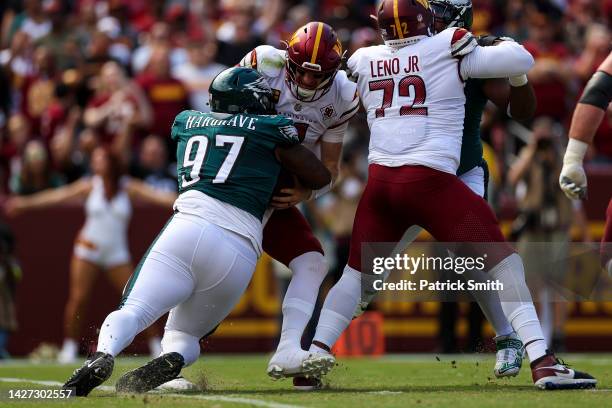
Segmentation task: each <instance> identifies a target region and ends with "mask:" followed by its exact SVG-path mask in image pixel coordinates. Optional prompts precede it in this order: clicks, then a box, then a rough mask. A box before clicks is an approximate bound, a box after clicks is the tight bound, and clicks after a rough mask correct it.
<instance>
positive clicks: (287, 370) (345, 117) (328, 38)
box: [160, 22, 359, 390]
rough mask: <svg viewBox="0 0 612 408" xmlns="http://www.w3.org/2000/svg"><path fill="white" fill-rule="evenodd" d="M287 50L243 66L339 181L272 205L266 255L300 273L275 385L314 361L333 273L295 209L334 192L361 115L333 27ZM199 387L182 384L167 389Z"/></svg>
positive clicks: (287, 193)
mask: <svg viewBox="0 0 612 408" xmlns="http://www.w3.org/2000/svg"><path fill="white" fill-rule="evenodd" d="M286 47H287V48H286V50H280V49H277V48H274V47H272V46H269V45H262V46H259V47H256V48H255V49H253V50H252V51H250V52H249V53H247V55H245V56H244V58H243V59H242V60H241V61H240V63H239V65H240V66H243V67H247V68H253V69H256V70H257V71H258V72H259V73H260V74H261V75H262V76H263V77H264V78H265V79H266V81H267V82H268V83H269V84H270V87H271V88H272V92H273V97H274V101H273V102H274V103H275V107H274V108H275V110H276V112H277V113H278V114H281V115H283V116H285V117H288V118H290V119H293V121H294V125H295V127H296V128H297V130H298V136H299V138H300V140H301V141H302V143H303V145H304V146H305V147H307V148H308V149H310V150H312V151H313V152H314V153H315V154H316V155H317V156H318V157H319V158H320V160H321V162H322V163H323V164H324V165H325V167H327V169H328V170H329V171H330V173H331V174H332V182H331V183H330V184H329V185H327V186H326V187H324V188H322V189H320V190H316V191H311V190H309V189H306V188H303V187H302V186H300V185H299V183H295V184H294V185H293V186H289V185H287V186H284V187H286V188H283V189H281V190H280V192H281V193H283V194H284V195H282V196H277V197H273V199H272V203H271V205H272V207H273V208H276V210H275V211H273V212H270V211H268V212H267V213H266V216H265V217H269V218H268V220H267V223H266V224H265V228H264V236H263V249H264V251H265V252H266V253H267V254H268V255H270V256H271V257H272V258H274V259H276V260H277V261H279V262H282V263H283V264H285V265H286V266H287V267H288V268H289V269H291V271H292V272H293V276H292V279H291V282H290V284H289V287H288V288H287V292H286V294H285V298H284V300H283V305H282V311H283V324H282V329H281V336H280V340H279V344H278V348H277V351H276V353H275V354H274V356H273V357H272V359H271V360H270V362H269V364H268V375H270V376H271V377H273V378H281V377H287V376H295V375H296V374H298V373H300V372H301V370H302V361H303V359H304V358H306V357H308V356H309V354H310V353H309V352H306V351H304V350H302V347H301V344H300V342H301V338H302V334H303V333H304V329H305V328H306V325H307V324H308V321H309V320H310V318H311V317H312V313H313V310H314V306H315V303H316V301H317V296H318V293H319V287H320V286H321V283H322V282H323V279H324V278H325V276H326V275H327V272H328V267H327V262H326V261H325V258H324V255H323V248H322V247H321V244H320V243H319V240H318V239H317V238H316V237H315V236H314V234H313V233H312V229H311V227H310V225H309V224H308V222H307V221H306V219H305V218H304V216H303V215H302V213H301V212H300V211H299V210H298V209H297V208H296V207H295V205H296V204H298V203H299V202H301V201H303V200H307V199H310V198H317V197H320V196H321V195H323V194H325V193H326V192H328V191H329V190H330V189H331V188H332V186H333V183H334V181H335V180H336V178H337V176H338V172H339V165H340V155H341V153H342V140H343V138H344V134H345V132H346V129H347V127H348V121H349V119H351V118H352V117H353V115H355V113H356V112H357V111H358V109H359V98H358V96H357V91H356V90H357V86H356V85H355V83H354V82H352V81H350V80H349V79H348V78H347V76H346V73H345V72H344V71H341V70H339V69H340V65H341V63H342V57H343V51H342V45H341V44H340V41H339V40H338V37H337V35H336V32H335V31H334V29H333V28H332V27H330V26H329V25H327V24H325V23H321V22H311V23H308V24H306V25H305V26H303V27H300V28H299V29H298V30H297V31H296V32H295V33H294V34H293V36H292V37H291V39H290V40H289V42H288V43H287V44H286ZM265 217H264V221H265ZM324 357H325V356H324ZM293 382H294V385H295V386H296V388H298V389H303V390H307V389H311V388H313V385H311V383H310V381H307V380H306V379H305V378H304V377H302V376H297V377H295V378H294V380H293ZM317 386H318V384H317ZM193 387H194V385H193V384H191V383H189V382H188V381H186V380H185V379H183V378H180V377H179V378H178V379H176V380H173V381H170V382H168V383H166V384H164V385H163V386H162V387H160V388H162V389H166V390H177V389H178V390H181V389H190V388H193Z"/></svg>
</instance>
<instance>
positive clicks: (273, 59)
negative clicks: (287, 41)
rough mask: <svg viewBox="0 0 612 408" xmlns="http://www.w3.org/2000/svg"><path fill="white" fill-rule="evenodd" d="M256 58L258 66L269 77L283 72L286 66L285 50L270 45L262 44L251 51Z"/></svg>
mask: <svg viewBox="0 0 612 408" xmlns="http://www.w3.org/2000/svg"><path fill="white" fill-rule="evenodd" d="M251 52H252V53H253V54H255V55H254V56H252V58H253V59H256V67H253V68H255V69H257V70H258V71H259V72H261V73H262V74H264V75H266V76H268V77H276V76H278V74H279V73H282V72H283V68H284V67H285V51H283V50H279V49H278V48H274V47H272V46H270V45H260V46H259V47H256V48H255V49H254V50H253V51H251Z"/></svg>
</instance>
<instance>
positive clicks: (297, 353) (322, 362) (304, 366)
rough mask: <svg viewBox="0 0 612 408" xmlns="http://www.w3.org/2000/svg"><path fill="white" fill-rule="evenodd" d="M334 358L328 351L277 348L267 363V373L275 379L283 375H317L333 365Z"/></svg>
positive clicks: (326, 371) (325, 372) (324, 372)
mask: <svg viewBox="0 0 612 408" xmlns="http://www.w3.org/2000/svg"><path fill="white" fill-rule="evenodd" d="M335 362H336V359H335V358H334V356H332V355H331V354H328V353H318V352H312V351H304V350H302V349H301V348H288V347H285V348H282V349H280V350H277V351H276V353H275V354H274V356H272V358H271V359H270V362H269V363H268V375H269V376H270V377H272V378H273V379H275V380H278V379H280V378H285V377H300V376H301V377H319V376H321V375H325V374H327V373H328V372H329V370H331V368H332V367H333V366H334V364H335Z"/></svg>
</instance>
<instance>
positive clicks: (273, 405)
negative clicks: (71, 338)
mask: <svg viewBox="0 0 612 408" xmlns="http://www.w3.org/2000/svg"><path fill="white" fill-rule="evenodd" d="M0 382H7V383H29V384H37V385H47V386H51V387H57V386H62V385H64V384H63V383H61V382H58V381H43V380H30V379H27V378H11V377H0ZM96 389H97V390H101V391H115V387H112V386H109V385H101V386H99V387H96ZM154 395H163V396H167V397H175V398H187V399H198V400H207V401H222V402H234V403H238V404H246V405H254V406H257V407H265V408H304V407H301V406H299V405H289V404H281V403H279V402H272V401H263V400H258V399H252V398H244V397H228V396H224V395H187V394H164V393H155V394H154Z"/></svg>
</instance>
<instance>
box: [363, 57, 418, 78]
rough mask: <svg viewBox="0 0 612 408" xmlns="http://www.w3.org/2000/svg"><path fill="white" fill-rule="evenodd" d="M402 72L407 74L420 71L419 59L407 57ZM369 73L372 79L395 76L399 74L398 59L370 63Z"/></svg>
mask: <svg viewBox="0 0 612 408" xmlns="http://www.w3.org/2000/svg"><path fill="white" fill-rule="evenodd" d="M403 70H404V72H405V73H407V74H410V73H413V72H419V71H421V69H420V68H419V57H418V56H417V55H409V56H408V58H407V62H406V66H405V67H404V69H403ZM370 72H371V75H372V78H378V77H383V76H391V75H397V74H399V73H400V60H399V58H392V59H385V60H377V61H370Z"/></svg>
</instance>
